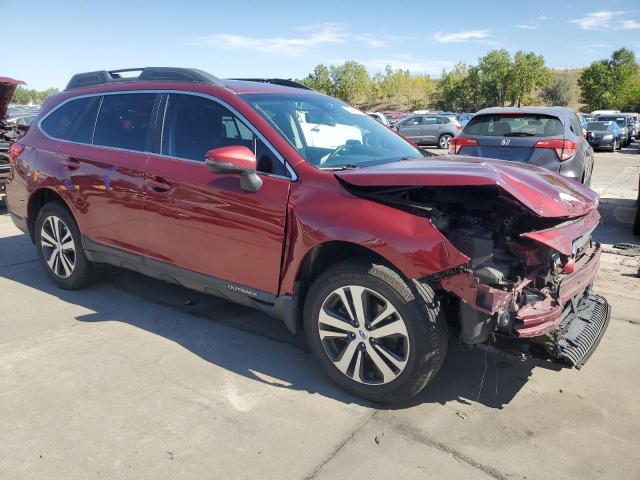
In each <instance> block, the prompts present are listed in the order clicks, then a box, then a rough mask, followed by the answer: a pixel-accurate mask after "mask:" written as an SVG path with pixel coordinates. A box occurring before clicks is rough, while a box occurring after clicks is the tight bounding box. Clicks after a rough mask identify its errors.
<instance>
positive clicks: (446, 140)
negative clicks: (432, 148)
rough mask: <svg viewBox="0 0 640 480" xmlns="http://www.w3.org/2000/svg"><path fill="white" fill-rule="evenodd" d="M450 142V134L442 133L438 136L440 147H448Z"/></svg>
mask: <svg viewBox="0 0 640 480" xmlns="http://www.w3.org/2000/svg"><path fill="white" fill-rule="evenodd" d="M449 143H451V135H443V136H441V137H440V148H449Z"/></svg>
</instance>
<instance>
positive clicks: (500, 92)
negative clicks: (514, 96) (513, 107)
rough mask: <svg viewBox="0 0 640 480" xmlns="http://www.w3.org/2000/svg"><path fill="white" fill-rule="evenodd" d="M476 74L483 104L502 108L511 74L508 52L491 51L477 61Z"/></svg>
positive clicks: (503, 50) (502, 50)
mask: <svg viewBox="0 0 640 480" xmlns="http://www.w3.org/2000/svg"><path fill="white" fill-rule="evenodd" d="M478 74H479V75H478V79H479V81H480V88H481V95H482V97H483V103H484V104H485V105H499V106H501V107H504V105H505V103H506V101H507V95H508V93H509V85H510V83H511V74H512V68H511V56H510V55H509V52H508V51H507V50H505V49H501V50H491V51H490V52H489V53H487V54H486V55H485V56H484V57H482V58H480V60H479V61H478Z"/></svg>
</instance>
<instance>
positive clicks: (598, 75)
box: [578, 60, 614, 110]
mask: <svg viewBox="0 0 640 480" xmlns="http://www.w3.org/2000/svg"><path fill="white" fill-rule="evenodd" d="M578 85H580V90H581V92H582V101H583V102H584V103H586V105H587V107H588V108H589V110H600V109H603V108H611V105H612V103H613V100H614V95H613V76H612V75H611V69H610V68H609V62H608V61H607V60H597V61H595V62H593V63H591V65H589V67H587V68H585V69H584V71H583V72H582V74H581V75H580V79H579V80H578Z"/></svg>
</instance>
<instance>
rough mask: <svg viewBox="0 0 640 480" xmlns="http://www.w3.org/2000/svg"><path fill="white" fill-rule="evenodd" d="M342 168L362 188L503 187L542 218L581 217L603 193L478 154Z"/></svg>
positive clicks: (345, 177)
mask: <svg viewBox="0 0 640 480" xmlns="http://www.w3.org/2000/svg"><path fill="white" fill-rule="evenodd" d="M432 158H433V157H431V158H428V157H427V158H425V159H421V160H413V161H405V162H396V163H388V164H385V165H380V166H376V167H368V168H362V169H357V170H346V171H344V172H336V175H337V176H338V177H340V178H341V179H343V180H344V181H346V182H348V183H350V184H353V185H358V186H379V185H388V186H413V185H416V186H431V187H451V186H497V187H499V188H501V189H502V190H504V191H505V192H507V193H508V194H509V195H511V196H512V197H513V198H515V199H517V200H518V201H519V202H521V203H522V204H523V205H524V206H526V207H527V208H528V209H529V210H531V211H532V212H533V213H534V214H536V215H538V216H540V217H549V218H556V217H576V216H580V215H585V214H587V213H589V212H590V211H592V210H594V209H595V208H597V206H598V195H597V194H596V193H595V192H594V191H592V190H590V189H589V188H587V187H585V186H584V185H581V184H579V183H578V182H575V181H573V180H570V179H567V178H564V177H561V176H560V175H558V174H555V173H552V172H550V171H548V170H545V169H543V168H540V167H535V166H529V165H523V164H520V163H514V162H507V161H499V160H491V161H487V160H485V159H478V158H473V157H457V156H450V157H439V158H438V159H432Z"/></svg>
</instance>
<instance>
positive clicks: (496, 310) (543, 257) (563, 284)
mask: <svg viewBox="0 0 640 480" xmlns="http://www.w3.org/2000/svg"><path fill="white" fill-rule="evenodd" d="M558 182H559V183H560V184H561V185H563V188H564V185H565V184H564V183H562V182H566V180H558ZM348 188H349V189H350V191H352V192H353V193H355V194H357V195H359V196H363V197H366V198H369V199H371V200H373V201H376V202H381V203H384V204H386V205H390V206H394V207H396V208H398V209H403V210H407V211H410V212H412V213H414V214H415V215H417V216H421V217H424V218H425V221H429V222H431V224H432V225H433V226H434V227H435V228H436V229H437V230H438V231H439V232H440V233H441V234H442V235H443V236H444V237H445V238H446V240H447V241H448V242H449V244H450V246H449V247H448V248H450V249H451V250H457V251H458V252H461V253H462V254H463V255H462V256H461V258H466V259H468V261H467V262H466V263H464V264H458V265H451V268H449V269H447V270H445V271H443V272H438V273H435V274H433V275H428V276H426V277H422V278H417V279H414V281H416V282H421V283H429V284H430V285H431V286H432V287H434V288H435V289H436V290H440V291H441V292H443V293H445V295H443V297H442V298H443V299H444V300H443V301H444V302H445V308H446V309H447V310H448V313H449V318H450V319H452V320H453V321H452V322H451V323H452V324H453V326H454V328H455V327H456V326H457V327H458V329H459V338H460V340H461V342H463V343H465V344H469V345H487V344H491V345H492V346H493V347H496V346H499V345H501V344H502V343H506V344H508V349H509V350H510V351H513V350H514V349H515V350H516V352H517V355H518V356H519V357H523V356H524V357H531V356H537V357H542V358H544V359H547V360H551V361H553V362H555V363H560V364H563V365H568V366H579V365H581V364H582V362H583V361H584V360H585V359H586V358H587V355H588V353H589V352H591V351H592V350H593V348H594V346H595V345H596V344H597V342H598V341H599V338H600V337H601V336H602V334H603V333H604V330H605V329H606V324H607V322H608V305H607V304H606V300H604V299H602V298H601V297H597V296H594V295H593V293H592V292H591V285H592V283H593V280H594V278H595V276H596V273H597V271H598V266H599V261H600V253H601V249H600V245H598V244H597V243H595V242H593V240H592V238H591V234H592V232H593V230H594V229H595V228H596V226H597V225H598V223H599V222H600V215H599V213H598V210H597V208H596V206H597V196H596V195H595V193H593V192H591V191H589V192H591V194H593V199H591V198H589V196H588V195H587V194H585V195H583V196H582V200H581V201H582V205H583V208H581V209H579V210H575V212H576V213H573V214H572V213H570V212H571V209H569V207H567V208H566V209H565V212H566V213H565V216H555V215H543V214H541V213H540V211H539V210H538V209H534V208H530V206H528V205H526V204H524V203H522V202H520V201H519V200H518V199H517V198H515V197H514V196H513V195H512V194H511V192H510V191H507V190H505V189H503V188H501V187H499V186H497V185H495V186H485V185H465V186H448V185H447V186H442V185H435V186H414V187H408V186H381V187H372V186H367V187H366V188H355V187H353V186H348ZM558 192H559V193H558V195H557V196H556V197H553V198H551V199H550V200H549V201H550V202H554V203H559V202H565V203H566V204H572V203H575V197H574V196H572V195H569V194H565V193H564V192H563V191H562V190H559V191H558ZM554 208H555V211H556V212H557V211H559V210H560V209H561V206H560V205H556V206H555V207H554ZM562 208H564V207H562ZM600 304H602V305H604V306H603V307H602V308H600V307H598V308H595V306H596V305H600ZM603 308H604V310H603ZM603 311H604V312H605V313H604V314H603V313H602V312H603ZM585 312H595V313H593V315H591V314H589V315H590V316H589V315H587V317H589V318H586V317H585V315H586V313H585ZM591 317H593V322H595V323H593V322H592V318H591ZM601 318H605V319H607V320H606V321H604V322H603V321H600V320H599V319H601ZM583 333H584V334H583ZM576 352H579V353H576Z"/></svg>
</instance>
